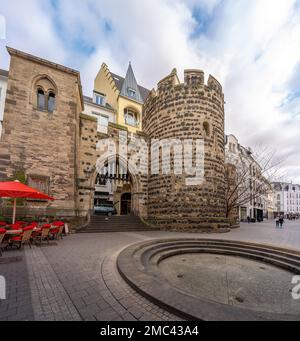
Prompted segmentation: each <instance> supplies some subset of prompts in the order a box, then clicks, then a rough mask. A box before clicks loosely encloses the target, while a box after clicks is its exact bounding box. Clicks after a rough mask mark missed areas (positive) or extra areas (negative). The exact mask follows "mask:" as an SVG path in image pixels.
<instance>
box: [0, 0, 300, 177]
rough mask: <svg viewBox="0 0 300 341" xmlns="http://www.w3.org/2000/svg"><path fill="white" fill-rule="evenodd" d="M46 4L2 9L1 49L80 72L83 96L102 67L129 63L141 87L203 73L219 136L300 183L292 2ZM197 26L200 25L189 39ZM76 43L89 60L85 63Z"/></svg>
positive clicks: (298, 50) (299, 52) (297, 51)
mask: <svg viewBox="0 0 300 341" xmlns="http://www.w3.org/2000/svg"><path fill="white" fill-rule="evenodd" d="M41 3H42V5H41ZM296 3H298V6H297V8H296V7H295V5H296ZM46 4H47V2H46V1H44V2H41V1H37V0H28V1H26V2H25V1H20V0H12V1H10V2H5V3H4V4H3V5H2V4H1V9H0V12H2V13H3V14H5V16H6V18H7V21H8V28H7V43H8V44H9V45H13V46H14V47H16V48H20V49H23V50H26V51H28V52H32V53H36V54H38V55H40V56H42V57H46V58H49V59H54V60H57V61H58V62H61V63H64V64H66V65H69V66H72V67H77V68H79V69H80V71H81V72H82V79H83V82H84V89H85V92H86V93H87V94H90V92H91V90H92V87H93V80H94V77H95V75H96V73H97V71H98V69H99V67H100V65H101V63H102V62H103V61H105V62H106V63H107V64H108V65H109V67H110V69H111V70H112V71H115V72H118V73H122V74H125V72H126V68H127V64H128V61H132V63H133V66H134V69H135V73H136V76H137V78H138V80H139V82H140V83H142V84H144V85H146V86H147V87H149V88H152V87H154V86H156V84H157V82H158V81H159V80H160V79H161V78H162V77H164V76H165V75H166V74H168V73H169V72H170V71H171V69H172V68H173V67H177V69H178V71H179V72H180V74H181V75H182V71H183V69H184V68H194V67H195V68H200V69H203V70H204V71H205V72H206V74H208V73H211V74H213V75H214V76H215V77H217V78H218V79H219V80H220V81H221V82H222V84H223V86H224V92H225V96H226V101H227V105H226V129H227V132H228V133H234V134H235V135H236V136H237V137H238V138H239V139H240V141H241V143H243V144H245V145H255V144H256V143H257V142H259V143H261V144H268V145H270V146H274V147H275V148H276V149H277V150H278V155H280V154H282V151H284V152H285V153H288V154H289V155H290V156H289V159H288V160H287V162H286V167H287V168H288V169H289V176H290V177H291V178H293V179H294V180H295V181H298V182H299V183H300V144H299V137H298V135H299V128H300V120H299V112H300V103H299V101H300V100H299V97H298V98H297V97H296V98H294V99H293V97H292V94H293V93H294V94H295V91H296V90H297V86H298V88H299V79H300V67H299V65H300V44H299V41H300V6H299V1H296V0H284V1H281V0H251V1H249V0H223V1H222V0H187V1H184V0H173V1H171V0H143V1H134V0H127V1H122V0H110V1H92V0H85V1H81V0H80V1H79V0H73V1H71V0H63V1H60V2H59V6H58V9H59V11H58V12H56V13H55V11H53V10H50V7H49V8H47V5H46ZM16 8H18V10H17V11H16ZM196 14H198V15H196ZM199 14H200V15H199ZM199 18H200V20H201V18H206V22H205V23H203V24H205V27H204V28H205V30H204V32H203V33H202V34H201V33H199V34H198V36H197V35H195V34H194V33H195V30H197V29H198V28H199V23H198V22H197V21H196V19H198V20H199ZM58 25H59V26H58ZM200 27H202V26H201V23H200ZM58 28H59V30H58ZM108 28H110V29H109V30H108ZM82 44H83V45H85V44H86V45H87V48H89V47H91V46H92V47H93V48H94V51H93V52H92V53H90V54H89V55H88V56H86V55H85V54H83V53H82V51H81V52H80V48H81V49H82V48H83V47H85V46H82ZM0 46H1V57H2V55H3V53H2V51H3V48H2V47H3V43H1V41H0ZM6 58H7V57H6ZM1 65H5V63H3V62H2V61H1ZM290 99H292V100H290ZM282 104H284V105H282ZM297 114H298V116H297ZM280 156H281V155H280Z"/></svg>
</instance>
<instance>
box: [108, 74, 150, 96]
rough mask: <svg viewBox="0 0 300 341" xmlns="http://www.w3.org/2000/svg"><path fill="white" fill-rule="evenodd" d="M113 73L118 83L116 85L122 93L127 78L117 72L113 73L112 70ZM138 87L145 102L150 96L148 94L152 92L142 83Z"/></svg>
mask: <svg viewBox="0 0 300 341" xmlns="http://www.w3.org/2000/svg"><path fill="white" fill-rule="evenodd" d="M111 75H112V77H113V79H114V81H115V83H116V87H117V88H118V90H119V91H120V93H122V89H123V85H124V82H125V78H124V77H121V76H119V75H116V74H115V73H112V72H111ZM138 88H139V91H140V95H141V97H142V100H143V102H145V101H146V99H147V97H148V95H149V93H150V90H148V89H146V88H144V87H143V86H141V85H138Z"/></svg>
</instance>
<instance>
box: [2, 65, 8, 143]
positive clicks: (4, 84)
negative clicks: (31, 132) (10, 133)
mask: <svg viewBox="0 0 300 341" xmlns="http://www.w3.org/2000/svg"><path fill="white" fill-rule="evenodd" d="M7 80H8V71H5V70H1V69H0V138H1V135H2V122H3V115H4V107H5V98H6V89H7Z"/></svg>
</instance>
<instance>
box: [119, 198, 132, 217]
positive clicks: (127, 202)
mask: <svg viewBox="0 0 300 341" xmlns="http://www.w3.org/2000/svg"><path fill="white" fill-rule="evenodd" d="M129 214H131V193H123V194H122V195H121V215H129Z"/></svg>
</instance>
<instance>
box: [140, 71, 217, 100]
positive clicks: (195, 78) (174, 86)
mask: <svg viewBox="0 0 300 341" xmlns="http://www.w3.org/2000/svg"><path fill="white" fill-rule="evenodd" d="M187 88H190V89H193V90H197V89H199V91H200V92H203V90H204V91H207V90H208V91H215V92H216V93H217V94H218V95H220V96H221V97H222V98H223V89H222V85H221V84H220V83H219V82H218V81H217V80H216V78H214V77H213V76H212V75H209V77H208V81H207V83H205V74H204V71H202V70H197V69H188V70H185V71H184V83H181V82H180V80H179V77H178V74H177V70H176V69H173V71H172V72H171V73H170V74H169V75H168V76H166V77H165V78H163V79H162V80H161V81H160V82H158V85H157V90H156V89H152V91H151V92H150V94H149V96H148V99H147V100H146V102H145V105H147V104H148V103H149V102H151V101H152V100H153V99H155V98H156V97H157V96H160V95H161V94H166V93H167V92H171V91H172V90H176V91H186V89H187Z"/></svg>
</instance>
